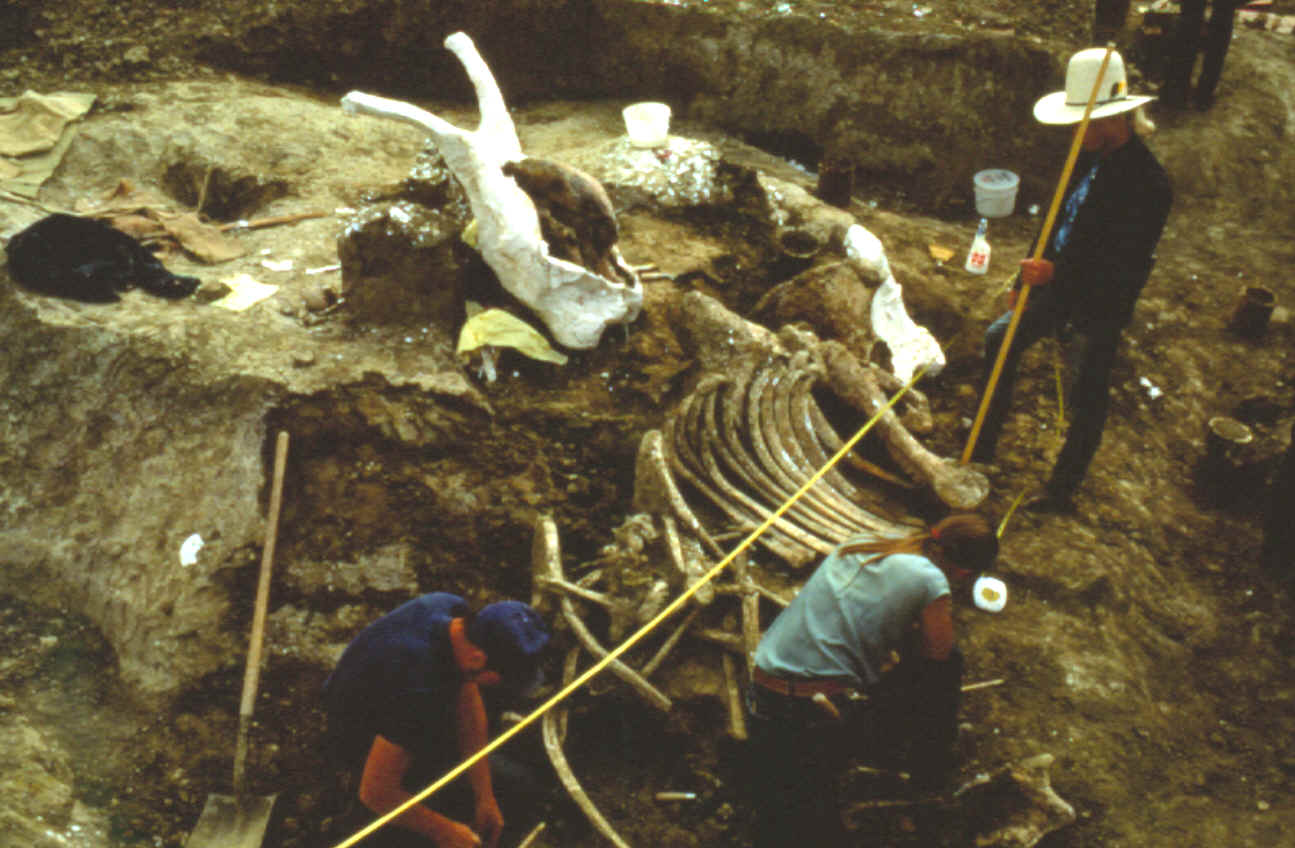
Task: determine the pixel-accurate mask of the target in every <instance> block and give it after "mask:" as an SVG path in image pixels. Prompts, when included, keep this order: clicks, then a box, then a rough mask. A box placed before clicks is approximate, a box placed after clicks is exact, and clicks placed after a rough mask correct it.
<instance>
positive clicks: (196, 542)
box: [180, 533, 203, 565]
mask: <svg viewBox="0 0 1295 848" xmlns="http://www.w3.org/2000/svg"><path fill="white" fill-rule="evenodd" d="M202 546H203V541H202V537H201V536H199V535H198V534H197V533H194V534H193V535H192V536H190V537H189V538H187V539H185V540H184V541H183V542H182V543H181V544H180V565H193V564H194V563H195V562H197V561H198V551H200V550H202Z"/></svg>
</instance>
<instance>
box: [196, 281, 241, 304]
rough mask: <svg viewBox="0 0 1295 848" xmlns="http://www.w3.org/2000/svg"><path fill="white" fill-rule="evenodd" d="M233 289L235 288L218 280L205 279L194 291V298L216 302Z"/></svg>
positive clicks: (200, 300)
mask: <svg viewBox="0 0 1295 848" xmlns="http://www.w3.org/2000/svg"><path fill="white" fill-rule="evenodd" d="M232 291H233V289H231V288H230V287H229V286H227V285H225V284H224V283H222V282H220V281H218V280H204V281H203V282H202V284H201V285H199V286H198V290H197V291H196V292H194V293H193V299H194V300H196V301H198V302H199V303H214V302H216V301H218V300H220V299H221V298H222V297H224V296H225V295H227V294H229V293H230V292H232Z"/></svg>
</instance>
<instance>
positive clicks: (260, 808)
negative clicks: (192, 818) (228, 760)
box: [184, 795, 279, 848]
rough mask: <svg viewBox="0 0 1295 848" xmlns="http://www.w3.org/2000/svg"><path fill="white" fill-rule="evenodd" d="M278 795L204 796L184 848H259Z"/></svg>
mask: <svg viewBox="0 0 1295 848" xmlns="http://www.w3.org/2000/svg"><path fill="white" fill-rule="evenodd" d="M278 797H279V796H278V795H263V796H259V797H252V796H249V797H245V798H236V797H234V796H232V795H208V796H207V803H206V804H205V805H204V806H203V808H202V815H201V816H199V817H198V824H197V825H195V826H194V828H193V831H192V832H191V833H190V834H189V839H188V841H186V842H185V843H184V845H185V848H261V842H262V840H264V839H265V831H266V828H267V827H268V826H269V823H270V814H271V812H273V810H274V801H275V799H276V798H278Z"/></svg>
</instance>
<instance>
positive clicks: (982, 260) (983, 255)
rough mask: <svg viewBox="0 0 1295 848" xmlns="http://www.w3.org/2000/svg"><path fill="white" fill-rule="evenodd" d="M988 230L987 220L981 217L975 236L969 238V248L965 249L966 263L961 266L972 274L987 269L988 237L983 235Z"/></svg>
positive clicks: (980, 272) (981, 272) (983, 271)
mask: <svg viewBox="0 0 1295 848" xmlns="http://www.w3.org/2000/svg"><path fill="white" fill-rule="evenodd" d="M988 231H989V221H988V220H986V219H985V218H981V219H980V225H979V226H977V227H976V237H975V238H974V239H972V240H971V250H969V251H967V264H966V265H965V266H963V267H965V268H966V269H967V271H969V272H970V273H972V274H983V273H985V272H986V271H988V270H989V239H987V238H986V237H985V233H986V232H988Z"/></svg>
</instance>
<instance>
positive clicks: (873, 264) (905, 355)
mask: <svg viewBox="0 0 1295 848" xmlns="http://www.w3.org/2000/svg"><path fill="white" fill-rule="evenodd" d="M845 255H846V256H848V257H850V261H852V262H854V263H855V264H856V265H858V266H859V267H860V268H862V269H864V271H865V272H867V273H869V274H871V275H873V276H875V277H876V278H877V279H880V280H881V285H880V286H878V287H877V290H876V291H875V292H873V295H872V316H871V317H872V331H873V333H875V334H876V336H877V338H879V339H881V340H882V341H883V342H885V343H886V347H888V348H890V363H891V370H893V371H894V372H895V376H896V377H898V378H899V379H900V380H902V381H903V382H908V379H909V378H910V377H912V376H913V375H914V374H916V373H917V372H918V370H920V369H922V368H925V369H926V371H927V373H928V374H930V375H932V376H934V375H935V374H938V373H939V372H940V370H941V369H942V368H944V364H945V359H944V351H942V350H940V344H939V342H937V341H936V340H935V337H934V336H932V335H931V331H930V330H928V329H926V328H925V327H922V326H919V325H918V324H917V323H916V322H914V321H913V319H912V318H910V317H909V316H908V310H907V309H905V308H904V292H903V289H902V288H901V287H900V285H899V281H898V280H896V279H895V275H894V273H893V272H892V271H891V270H890V262H888V261H887V260H886V251H885V249H884V248H883V247H882V246H881V240H880V239H878V238H877V237H876V236H875V235H873V234H872V233H870V232H868V231H867V230H866V229H864V228H863V227H862V226H861V225H859V224H855V225H854V226H852V227H850V228H849V229H848V230H846V231H845Z"/></svg>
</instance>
